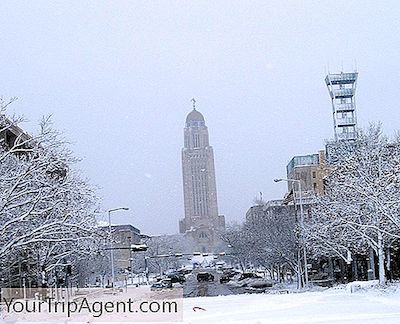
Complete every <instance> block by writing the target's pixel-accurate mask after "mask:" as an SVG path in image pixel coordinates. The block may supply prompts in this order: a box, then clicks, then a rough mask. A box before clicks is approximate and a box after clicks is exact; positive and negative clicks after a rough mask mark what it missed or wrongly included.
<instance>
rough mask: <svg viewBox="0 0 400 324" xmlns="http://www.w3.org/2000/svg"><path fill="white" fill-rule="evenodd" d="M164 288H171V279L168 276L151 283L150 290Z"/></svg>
mask: <svg viewBox="0 0 400 324" xmlns="http://www.w3.org/2000/svg"><path fill="white" fill-rule="evenodd" d="M166 288H172V281H171V279H169V278H167V279H163V280H161V281H159V282H156V283H154V284H152V285H151V287H150V290H160V289H166Z"/></svg>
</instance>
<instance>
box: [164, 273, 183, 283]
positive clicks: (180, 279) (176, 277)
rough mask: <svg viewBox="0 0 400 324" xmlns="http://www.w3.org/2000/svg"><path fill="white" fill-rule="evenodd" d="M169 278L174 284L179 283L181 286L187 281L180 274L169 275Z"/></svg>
mask: <svg viewBox="0 0 400 324" xmlns="http://www.w3.org/2000/svg"><path fill="white" fill-rule="evenodd" d="M167 277H168V278H169V279H171V282H172V283H176V282H179V283H180V284H183V283H184V282H185V281H186V279H185V276H184V275H183V274H180V273H179V272H171V273H169V274H167Z"/></svg>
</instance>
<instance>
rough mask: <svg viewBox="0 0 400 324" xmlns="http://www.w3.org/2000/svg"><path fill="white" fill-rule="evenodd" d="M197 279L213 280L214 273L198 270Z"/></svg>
mask: <svg viewBox="0 0 400 324" xmlns="http://www.w3.org/2000/svg"><path fill="white" fill-rule="evenodd" d="M197 281H198V282H201V281H214V275H213V274H211V273H209V272H199V273H198V274H197Z"/></svg>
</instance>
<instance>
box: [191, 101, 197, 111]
mask: <svg viewBox="0 0 400 324" xmlns="http://www.w3.org/2000/svg"><path fill="white" fill-rule="evenodd" d="M190 101H191V102H192V103H193V110H196V99H194V98H192V100H190Z"/></svg>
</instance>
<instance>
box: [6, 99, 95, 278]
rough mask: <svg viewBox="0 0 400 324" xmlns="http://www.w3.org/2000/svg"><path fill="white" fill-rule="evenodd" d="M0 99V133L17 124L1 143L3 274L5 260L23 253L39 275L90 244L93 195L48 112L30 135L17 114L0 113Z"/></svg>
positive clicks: (8, 261) (21, 256)
mask: <svg viewBox="0 0 400 324" xmlns="http://www.w3.org/2000/svg"><path fill="white" fill-rule="evenodd" d="M1 105H2V109H1V111H0V134H6V132H7V131H9V130H11V129H14V130H15V129H17V130H18V132H17V134H16V136H15V138H13V140H12V141H9V142H8V143H5V141H3V142H2V143H0V144H1V145H0V262H1V264H2V265H3V267H2V269H1V270H2V272H3V273H2V276H3V277H5V276H7V267H5V266H6V265H12V264H13V263H15V262H14V259H16V258H17V259H19V261H18V262H19V264H20V265H21V262H22V263H26V262H27V260H28V256H29V258H30V259H32V260H35V262H34V264H35V266H34V267H33V266H31V267H30V268H29V272H30V273H33V272H36V273H37V274H38V276H39V274H40V275H42V276H43V272H45V273H47V274H48V273H49V272H50V271H51V270H52V269H53V268H54V267H55V266H56V265H58V264H63V263H66V262H68V263H69V264H70V263H71V262H72V261H73V258H74V257H75V258H76V256H77V255H79V254H80V253H89V252H88V251H90V250H91V249H92V248H93V244H95V243H94V242H95V241H96V240H95V236H96V226H95V225H96V223H95V217H94V215H95V211H96V208H97V198H96V195H95V191H94V188H93V187H92V186H91V185H89V183H88V181H87V180H86V179H84V178H83V177H82V175H81V174H80V173H79V171H78V170H77V169H76V167H75V163H76V162H77V159H76V158H75V157H74V156H73V154H72V152H71V150H70V149H69V148H68V144H67V142H66V141H65V140H64V139H63V138H62V136H61V134H60V133H58V132H57V131H55V130H54V129H53V127H52V124H51V120H50V118H44V119H43V120H42V121H41V123H40V130H39V133H38V134H37V135H34V136H30V135H27V134H26V133H24V132H23V131H22V130H21V129H20V128H18V126H17V125H16V122H18V121H20V119H18V118H8V117H7V116H6V115H5V106H6V103H4V102H1ZM6 135H7V134H6ZM6 135H5V136H2V138H3V140H4V139H5V138H6ZM20 268H21V266H20ZM8 272H9V271H8Z"/></svg>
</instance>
